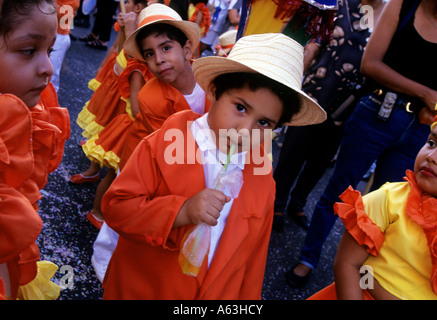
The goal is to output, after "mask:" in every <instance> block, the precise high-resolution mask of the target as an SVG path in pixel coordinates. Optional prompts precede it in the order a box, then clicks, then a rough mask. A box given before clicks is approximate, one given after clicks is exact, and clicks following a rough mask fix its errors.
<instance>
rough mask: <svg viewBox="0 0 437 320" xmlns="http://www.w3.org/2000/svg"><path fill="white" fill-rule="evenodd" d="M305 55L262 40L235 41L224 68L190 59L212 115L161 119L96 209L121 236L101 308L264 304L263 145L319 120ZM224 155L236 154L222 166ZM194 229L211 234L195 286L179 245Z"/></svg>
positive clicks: (218, 62) (267, 37) (268, 176)
mask: <svg viewBox="0 0 437 320" xmlns="http://www.w3.org/2000/svg"><path fill="white" fill-rule="evenodd" d="M144 54H145V56H147V52H145V53H144ZM280 57H282V59H279V58H280ZM296 57H298V58H296ZM302 57H303V48H302V46H300V45H299V44H298V43H297V42H295V41H294V40H292V39H290V38H288V37H286V36H284V35H282V34H261V35H252V36H248V37H244V38H242V39H240V40H239V41H238V42H237V43H236V45H235V47H234V48H233V50H232V51H231V53H230V55H229V56H228V58H222V57H207V58H201V59H198V60H196V61H194V63H193V70H194V75H195V77H196V80H197V82H198V83H199V85H200V86H201V87H202V88H203V89H204V90H205V91H206V93H207V96H208V99H209V100H210V102H211V107H210V109H209V112H208V113H207V114H205V115H203V116H201V115H199V114H198V113H195V112H193V111H191V110H186V111H182V112H178V113H176V114H174V115H172V116H171V117H170V118H168V120H167V121H166V122H165V123H164V124H163V126H162V127H161V129H159V130H157V131H156V132H154V133H153V134H151V135H149V136H148V137H146V138H145V139H143V140H142V141H141V142H140V143H139V145H138V146H137V148H136V149H135V151H134V153H133V154H132V155H131V157H130V158H129V160H128V162H127V163H126V166H125V167H124V168H123V170H122V171H121V173H120V175H119V176H118V177H117V178H116V180H115V181H114V182H113V184H112V185H111V187H110V188H109V190H108V191H107V193H106V194H105V196H104V198H103V200H102V211H103V214H104V217H105V221H106V223H107V224H108V225H109V227H111V228H112V229H114V230H115V231H116V232H117V233H118V234H119V239H118V243H117V247H116V249H115V251H114V254H113V256H112V258H111V261H110V264H109V266H108V270H107V272H106V276H105V279H104V283H103V287H104V298H105V299H260V298H261V289H262V283H263V276H264V269H265V263H266V258H267V250H268V243H269V238H270V230H271V225H272V219H273V200H274V189H275V186H274V180H273V178H272V173H271V161H270V159H269V158H268V157H267V150H266V152H265V151H264V150H263V141H264V137H270V134H271V130H272V129H274V128H275V127H277V126H279V125H282V124H287V125H308V124H312V123H318V122H321V121H323V120H324V119H325V118H326V114H325V113H324V111H323V110H322V109H321V108H320V107H319V106H318V105H317V104H316V103H315V102H314V101H313V100H311V98H309V97H308V96H306V95H305V93H303V92H302V91H301V89H300V83H301V79H302V70H303V64H302V61H303V59H302ZM268 140H269V138H268V139H267V140H266V141H268ZM248 142H249V143H248ZM231 145H234V146H235V148H236V154H234V155H229V156H227V154H229V153H230V149H234V147H231ZM228 157H229V158H228ZM227 159H230V161H227ZM225 161H226V162H227V163H228V165H227V166H226V168H227V171H226V172H227V174H229V176H232V175H233V174H237V175H238V174H239V175H241V176H242V180H243V181H244V182H243V185H242V187H241V190H240V191H239V194H238V196H236V195H234V196H233V197H234V198H231V197H230V193H229V190H228V189H229V188H228V187H227V188H225V189H224V190H223V191H219V190H217V189H216V188H215V184H216V180H217V176H218V174H219V173H220V172H221V170H222V168H223V165H222V163H223V162H225ZM240 182H241V181H240ZM231 187H232V185H231ZM199 223H204V224H207V225H209V226H211V238H210V239H207V240H206V241H208V242H209V251H208V252H207V256H206V258H205V259H204V260H203V263H202V265H201V267H200V271H199V273H198V275H197V277H193V276H189V275H185V274H184V273H183V272H182V270H181V266H180V265H179V262H178V261H179V254H180V248H181V245H183V243H184V235H185V234H186V232H187V231H188V230H190V228H191V227H192V226H194V225H197V224H199Z"/></svg>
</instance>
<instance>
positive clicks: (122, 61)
mask: <svg viewBox="0 0 437 320" xmlns="http://www.w3.org/2000/svg"><path fill="white" fill-rule="evenodd" d="M115 61H117V63H118V64H119V65H120V67H122V68H123V69H126V67H127V59H126V55H125V53H124V49H122V50H121V51H120V53H119V54H118V56H117V58H116V59H115Z"/></svg>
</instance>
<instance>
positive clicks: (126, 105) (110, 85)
mask: <svg viewBox="0 0 437 320" xmlns="http://www.w3.org/2000/svg"><path fill="white" fill-rule="evenodd" d="M145 6H146V1H144V0H129V1H127V3H126V5H125V8H126V13H125V14H123V13H120V14H119V17H118V22H117V23H116V25H118V26H119V28H122V29H119V30H121V31H123V32H120V33H119V35H118V36H117V41H116V43H115V44H114V45H118V47H119V48H121V49H120V50H119V51H116V50H114V53H112V54H111V53H108V56H107V58H106V59H105V60H106V62H105V63H104V64H103V66H102V67H101V70H100V71H99V72H98V74H97V76H96V78H95V79H92V80H91V81H90V82H89V84H88V86H89V87H90V88H91V89H92V90H94V94H93V95H92V96H91V99H90V100H89V101H88V102H87V103H86V104H85V106H84V107H83V109H82V111H81V112H80V113H79V115H78V117H77V120H76V122H77V124H78V125H79V126H80V127H81V128H82V129H84V131H83V133H82V135H83V136H84V137H85V138H88V139H92V138H93V137H94V140H95V137H96V135H98V134H99V133H100V132H101V131H102V130H103V129H104V128H105V127H106V126H107V125H108V123H109V122H110V121H111V120H112V119H114V118H115V117H116V116H118V115H120V114H125V113H126V112H128V113H130V114H131V116H132V112H131V109H133V110H134V111H133V113H134V114H135V113H136V112H137V109H138V107H137V103H136V95H137V92H133V97H134V98H133V99H131V98H130V97H131V95H130V90H129V88H130V82H129V81H135V82H138V83H139V84H138V85H137V86H136V87H139V88H141V87H142V86H143V85H144V83H145V81H147V80H148V79H149V78H150V77H151V76H152V75H151V74H150V72H149V71H148V70H147V67H146V66H145V65H144V64H143V63H140V62H139V61H137V60H136V59H131V58H132V57H130V56H128V55H127V54H126V53H125V51H124V50H122V48H123V43H122V40H121V39H124V38H125V37H126V36H128V35H129V34H130V33H131V32H132V31H134V30H135V29H136V26H137V24H138V14H139V13H140V12H141V10H142V9H143V8H144V7H145ZM119 39H120V41H119ZM134 71H138V73H142V74H143V76H142V77H137V73H136V72H134ZM131 75H132V77H131ZM120 87H124V88H125V89H124V90H121V89H120ZM126 88H127V91H126ZM132 100H133V101H132ZM132 104H133V105H132ZM86 150H90V146H87V147H86ZM86 150H84V151H85V154H87V152H86ZM89 158H90V159H91V160H92V159H93V158H92V157H89ZM100 167H101V165H100V164H99V162H98V161H92V162H91V164H90V166H89V167H88V169H87V170H85V171H84V172H82V173H78V174H74V175H72V176H71V177H70V181H71V182H72V183H85V182H97V181H98V180H99V171H100Z"/></svg>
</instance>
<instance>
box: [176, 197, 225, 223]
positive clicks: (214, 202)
mask: <svg viewBox="0 0 437 320" xmlns="http://www.w3.org/2000/svg"><path fill="white" fill-rule="evenodd" d="M229 201H231V197H228V196H226V195H225V194H224V193H223V192H221V191H218V190H213V189H204V190H202V191H200V192H199V193H197V194H196V195H194V196H193V197H191V198H189V199H188V200H187V201H185V203H184V204H183V205H182V207H181V209H180V210H179V213H178V215H177V217H176V219H175V222H174V224H173V227H174V228H176V227H180V226H183V225H187V224H199V223H201V222H204V223H206V224H209V225H211V226H215V225H216V224H217V219H218V218H219V216H220V211H222V209H223V207H224V205H225V204H226V203H227V202H229Z"/></svg>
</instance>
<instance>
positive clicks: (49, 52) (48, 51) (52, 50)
mask: <svg viewBox="0 0 437 320" xmlns="http://www.w3.org/2000/svg"><path fill="white" fill-rule="evenodd" d="M54 51H55V49H53V48H50V49H49V50H47V53H48V54H49V56H50V55H51V54H52V53H53V52H54Z"/></svg>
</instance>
